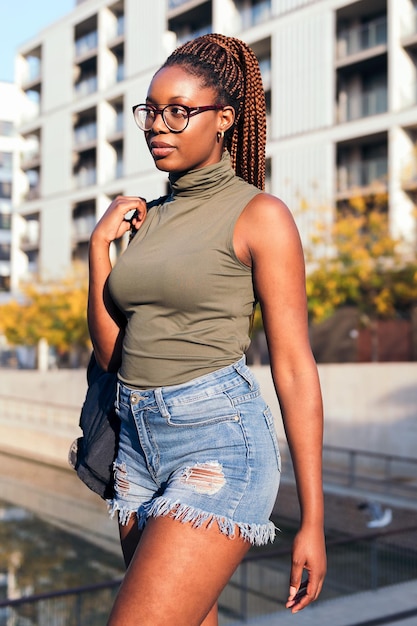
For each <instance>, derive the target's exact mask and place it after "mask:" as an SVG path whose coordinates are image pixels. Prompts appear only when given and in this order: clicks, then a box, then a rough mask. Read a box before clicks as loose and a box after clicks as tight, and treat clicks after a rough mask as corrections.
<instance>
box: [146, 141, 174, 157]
mask: <svg viewBox="0 0 417 626" xmlns="http://www.w3.org/2000/svg"><path fill="white" fill-rule="evenodd" d="M150 149H151V154H152V156H153V157H155V158H162V157H166V156H168V155H169V154H171V153H172V152H173V151H174V150H175V148H174V146H171V145H170V144H168V143H163V142H159V141H155V142H152V143H151V144H150Z"/></svg>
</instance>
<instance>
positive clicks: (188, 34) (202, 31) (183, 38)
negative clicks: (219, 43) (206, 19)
mask: <svg viewBox="0 0 417 626" xmlns="http://www.w3.org/2000/svg"><path fill="white" fill-rule="evenodd" d="M211 32H212V26H211V24H206V25H205V26H201V28H198V29H197V30H193V31H184V30H181V31H180V32H178V33H176V35H177V46H181V45H182V44H183V43H186V42H187V41H191V39H195V38H196V37H201V36H202V35H207V34H208V33H211Z"/></svg>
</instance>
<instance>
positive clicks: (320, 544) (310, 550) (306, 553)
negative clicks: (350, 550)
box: [285, 528, 326, 613]
mask: <svg viewBox="0 0 417 626" xmlns="http://www.w3.org/2000/svg"><path fill="white" fill-rule="evenodd" d="M304 570H306V571H307V573H308V577H307V579H306V580H305V581H302V576H303V571H304ZM325 575H326V547H325V540H324V533H323V530H322V529H321V528H318V529H317V530H310V529H309V530H307V529H301V530H300V531H299V532H298V533H297V535H296V536H295V539H294V543H293V549H292V564H291V575H290V589H289V595H288V599H287V602H286V604H285V606H286V608H287V609H291V612H292V613H297V612H298V611H301V609H304V608H305V607H306V606H308V605H309V604H310V603H311V602H314V600H317V598H318V596H319V594H320V591H321V588H322V586H323V582H324V577H325Z"/></svg>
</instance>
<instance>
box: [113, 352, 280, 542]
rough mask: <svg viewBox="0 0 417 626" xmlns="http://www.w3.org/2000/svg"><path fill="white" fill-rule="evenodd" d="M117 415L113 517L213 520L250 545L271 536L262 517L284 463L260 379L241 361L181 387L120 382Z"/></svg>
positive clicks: (142, 520) (272, 528)
mask: <svg viewBox="0 0 417 626" xmlns="http://www.w3.org/2000/svg"><path fill="white" fill-rule="evenodd" d="M116 411H117V413H118V415H119V417H120V420H121V428H120V443H119V452H118V455H117V459H116V461H115V463H114V471H115V497H114V498H113V499H112V500H111V501H109V509H110V513H111V515H114V514H115V513H116V512H118V515H119V522H120V523H121V524H126V523H127V522H128V520H129V518H130V516H131V515H132V514H133V513H136V514H137V518H138V524H139V528H140V529H141V528H143V527H144V525H145V523H146V520H147V519H148V517H149V516H159V515H169V516H170V517H173V518H175V519H178V520H180V521H181V522H189V523H191V524H192V525H193V526H196V527H198V526H203V527H204V526H207V525H211V524H213V523H216V524H217V525H218V528H219V529H220V531H221V532H222V533H224V534H225V535H228V536H229V537H231V538H232V537H234V536H235V534H236V531H238V534H239V535H240V536H241V537H243V538H244V539H245V540H247V541H249V542H251V543H252V544H256V545H262V544H265V543H267V542H268V541H273V539H274V536H275V526H274V524H273V523H272V522H271V521H270V520H269V517H270V515H271V512H272V509H273V506H274V503H275V500H276V497H277V493H278V486H279V480H280V472H281V462H280V456H279V450H278V442H277V437H276V433H275V429H274V421H273V417H272V414H271V411H270V409H269V407H268V406H267V405H266V404H265V401H264V400H263V399H262V396H261V393H260V389H259V384H258V382H257V381H256V380H255V378H254V376H253V374H252V372H251V371H250V369H249V368H248V367H247V366H246V364H245V357H242V358H241V359H240V360H239V361H237V362H236V363H234V364H233V365H230V366H228V367H224V368H222V369H220V370H216V371H214V372H212V373H210V374H206V375H204V376H201V377H199V378H195V379H193V380H191V381H189V382H187V383H185V384H181V385H174V386H169V387H161V388H157V389H152V390H145V391H142V390H140V389H137V390H135V389H131V388H129V387H126V386H125V385H124V384H122V383H121V382H119V383H118V392H117V399H116Z"/></svg>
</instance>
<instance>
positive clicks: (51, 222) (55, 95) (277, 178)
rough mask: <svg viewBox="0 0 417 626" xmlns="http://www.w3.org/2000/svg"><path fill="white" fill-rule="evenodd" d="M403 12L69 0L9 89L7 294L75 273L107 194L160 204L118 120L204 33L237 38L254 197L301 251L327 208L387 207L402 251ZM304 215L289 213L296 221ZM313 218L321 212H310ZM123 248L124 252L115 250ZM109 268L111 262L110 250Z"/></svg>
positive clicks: (412, 78)
mask: <svg viewBox="0 0 417 626" xmlns="http://www.w3.org/2000/svg"><path fill="white" fill-rule="evenodd" d="M415 4H416V0H356V1H355V2H352V1H348V0H156V1H155V2H153V3H152V7H151V8H149V7H148V8H147V9H146V11H144V3H142V2H138V0H83V1H79V2H78V3H77V5H76V6H75V7H74V10H73V11H72V12H71V13H70V14H68V15H67V16H66V17H64V18H63V19H61V20H60V21H58V22H56V23H54V24H51V25H50V26H49V27H48V28H46V29H45V30H43V31H42V32H41V33H38V34H37V35H35V36H34V37H33V38H32V39H31V40H30V41H28V42H27V43H26V44H25V45H24V46H22V47H21V48H20V49H19V50H18V53H17V59H16V82H17V84H18V86H19V87H20V89H21V90H22V91H23V92H24V93H25V95H26V97H27V100H28V102H29V103H30V107H29V108H28V110H27V115H26V117H25V119H24V120H23V121H22V123H21V125H20V128H19V133H20V135H21V137H22V141H23V143H24V146H25V147H24V151H23V156H22V161H21V172H20V176H21V178H22V180H24V181H25V183H24V186H23V187H22V189H23V191H22V193H21V196H20V198H19V199H18V206H17V212H18V214H19V216H20V217H21V219H22V224H23V225H24V228H23V230H22V233H21V236H20V239H19V241H16V246H17V247H18V250H19V253H20V254H22V255H23V256H24V258H25V260H26V265H25V267H24V268H23V269H22V264H19V265H16V266H15V267H14V268H13V270H14V272H15V273H16V276H17V275H18V277H17V278H16V280H15V283H17V280H18V279H20V280H23V279H26V280H27V279H31V278H32V277H34V276H41V277H43V278H50V277H54V276H55V277H56V276H60V275H62V274H63V273H65V272H67V271H68V269H69V268H70V267H71V264H72V263H73V262H74V261H76V260H86V256H87V247H88V239H89V235H90V233H91V230H92V228H93V225H94V224H95V222H96V220H97V219H98V218H99V216H100V215H101V214H102V213H103V211H104V210H105V208H106V207H107V206H108V204H109V202H110V201H111V200H112V198H113V197H114V196H115V195H117V194H119V193H122V194H127V195H140V196H143V197H145V198H148V199H151V198H153V197H156V196H157V195H160V194H162V193H164V192H165V190H166V185H167V182H166V175H165V174H161V173H160V172H158V171H157V170H156V169H155V167H154V165H153V162H152V159H151V157H150V155H149V154H148V152H147V149H146V146H145V143H144V140H143V137H142V136H141V133H140V131H138V129H137V128H136V126H135V124H134V121H133V117H132V114H131V107H132V105H134V104H137V103H139V102H141V101H143V100H144V98H145V95H146V90H147V86H148V84H149V81H150V79H151V77H152V75H153V73H154V71H155V70H156V69H157V68H158V66H159V65H160V64H161V63H162V62H163V60H164V59H165V57H166V56H167V54H169V52H170V51H171V50H172V49H173V48H174V47H175V46H176V45H178V44H179V43H181V42H183V41H185V40H187V39H190V38H192V37H195V36H197V35H200V34H203V33H206V32H210V31H212V32H222V33H225V34H227V35H233V36H236V37H240V38H241V39H243V40H245V41H246V42H247V43H248V44H249V45H250V46H251V47H252V48H253V49H254V51H255V53H256V54H257V56H258V59H259V62H260V66H261V70H262V75H263V79H264V87H265V93H266V100H267V107H268V146H267V155H268V180H267V188H268V190H269V191H270V192H272V193H274V194H276V195H278V196H279V197H281V198H282V199H283V200H284V201H286V202H287V204H288V205H289V206H290V208H291V209H292V210H293V211H294V214H295V216H296V219H297V222H298V225H299V228H300V230H301V233H302V236H303V238H304V239H305V240H306V239H307V238H308V233H309V231H310V230H311V228H312V225H313V224H314V223H315V222H316V220H317V219H318V215H319V214H320V215H322V209H323V207H325V209H326V211H327V214H328V215H329V216H330V217H332V216H333V214H334V211H335V210H336V211H337V209H338V208H340V207H343V206H344V205H345V204H346V203H347V202H349V199H350V198H351V197H352V196H354V195H358V194H359V195H361V196H362V197H364V198H367V199H368V200H369V202H370V203H372V199H373V197H374V195H375V193H378V194H379V198H385V199H384V200H383V201H384V202H385V205H386V210H387V211H388V214H389V217H390V225H391V229H392V232H393V234H399V233H401V234H403V235H405V236H406V237H407V238H408V239H409V240H410V242H412V243H413V244H414V242H415V240H416V220H415V214H414V209H415V199H416V194H417V177H416V174H417V168H416V155H415V141H416V138H417V20H416V6H415ZM303 207H304V210H300V208H303ZM318 212H319V213H318ZM120 245H122V244H120ZM115 254H117V250H116V249H115Z"/></svg>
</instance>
